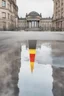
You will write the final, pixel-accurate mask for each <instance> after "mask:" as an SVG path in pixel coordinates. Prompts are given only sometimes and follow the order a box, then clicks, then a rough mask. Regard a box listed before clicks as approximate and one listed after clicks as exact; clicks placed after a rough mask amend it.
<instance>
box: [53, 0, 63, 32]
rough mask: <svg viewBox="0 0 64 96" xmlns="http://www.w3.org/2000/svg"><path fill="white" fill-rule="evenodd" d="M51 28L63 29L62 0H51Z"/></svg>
mask: <svg viewBox="0 0 64 96" xmlns="http://www.w3.org/2000/svg"><path fill="white" fill-rule="evenodd" d="M53 2H54V14H53V23H52V24H53V28H54V29H55V30H59V31H64V0H53Z"/></svg>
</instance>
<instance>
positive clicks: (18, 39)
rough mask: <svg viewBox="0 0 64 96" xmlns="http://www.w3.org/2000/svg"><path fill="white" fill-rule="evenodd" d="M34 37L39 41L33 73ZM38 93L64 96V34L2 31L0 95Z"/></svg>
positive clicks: (40, 94) (0, 33) (34, 94)
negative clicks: (30, 42)
mask: <svg viewBox="0 0 64 96" xmlns="http://www.w3.org/2000/svg"><path fill="white" fill-rule="evenodd" d="M27 34H28V35H27ZM36 34H37V35H36ZM26 36H27V37H26ZM31 36H32V37H31ZM24 38H25V40H24ZM31 39H32V40H37V44H36V58H35V66H34V71H33V73H31V70H30V62H29V51H28V45H29V44H28V40H31ZM36 95H37V96H64V33H46V32H45V33H40V35H39V33H37V32H36V33H35V34H34V33H31V34H30V33H23V34H22V33H20V32H18V33H16V32H15V33H5V32H3V33H2V32H0V96H36Z"/></svg>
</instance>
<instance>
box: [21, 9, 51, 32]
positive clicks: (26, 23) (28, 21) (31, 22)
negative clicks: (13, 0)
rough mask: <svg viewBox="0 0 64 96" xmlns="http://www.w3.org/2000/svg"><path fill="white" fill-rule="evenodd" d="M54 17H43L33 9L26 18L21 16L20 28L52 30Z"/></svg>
mask: <svg viewBox="0 0 64 96" xmlns="http://www.w3.org/2000/svg"><path fill="white" fill-rule="evenodd" d="M51 28H52V18H50V17H49V18H42V15H41V14H39V13H37V12H35V11H32V12H30V13H29V14H26V17H25V18H19V29H20V30H21V29H23V30H27V31H30V30H31V31H51Z"/></svg>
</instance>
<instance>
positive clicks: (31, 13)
mask: <svg viewBox="0 0 64 96" xmlns="http://www.w3.org/2000/svg"><path fill="white" fill-rule="evenodd" d="M28 16H40V15H39V14H38V13H37V12H35V11H32V12H30V13H29V14H28Z"/></svg>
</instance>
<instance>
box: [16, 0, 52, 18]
mask: <svg viewBox="0 0 64 96" xmlns="http://www.w3.org/2000/svg"><path fill="white" fill-rule="evenodd" d="M17 5H18V7H19V12H18V14H19V17H25V15H26V13H29V12H31V11H36V12H38V13H42V17H52V15H53V0H17Z"/></svg>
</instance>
